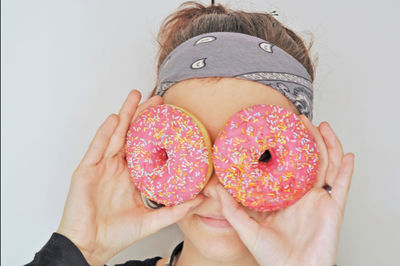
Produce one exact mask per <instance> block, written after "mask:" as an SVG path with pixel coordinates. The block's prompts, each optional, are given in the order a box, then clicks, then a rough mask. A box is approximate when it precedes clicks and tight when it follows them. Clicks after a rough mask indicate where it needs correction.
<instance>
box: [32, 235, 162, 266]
mask: <svg viewBox="0 0 400 266" xmlns="http://www.w3.org/2000/svg"><path fill="white" fill-rule="evenodd" d="M160 259H161V257H158V256H157V257H153V258H149V259H146V260H143V261H141V260H130V261H127V262H125V263H124V264H116V265H117V266H120V265H121V266H155V265H156V263H157V261H158V260H160ZM39 265H40V266H50V265H51V266H90V265H89V263H88V262H87V261H86V259H85V257H84V256H83V254H82V252H81V251H80V250H79V248H78V247H77V246H75V244H74V243H73V242H72V241H71V240H70V239H68V238H67V237H65V236H63V235H62V234H59V233H57V232H54V233H53V234H52V235H51V237H50V239H49V241H47V243H46V244H45V245H44V246H43V247H42V249H41V250H39V252H37V253H36V254H35V257H34V258H33V260H32V261H31V262H30V263H28V264H25V266H39ZM104 266H107V265H104Z"/></svg>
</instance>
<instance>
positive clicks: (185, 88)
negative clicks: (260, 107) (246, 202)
mask: <svg viewBox="0 0 400 266" xmlns="http://www.w3.org/2000/svg"><path fill="white" fill-rule="evenodd" d="M163 99H164V103H168V104H174V105H176V106H179V107H182V108H184V109H186V110H188V111H189V112H190V113H192V114H194V115H195V116H196V117H197V118H198V119H199V120H200V121H201V122H202V123H203V124H204V126H205V127H206V129H207V131H208V133H209V135H210V138H211V142H212V143H213V144H214V141H215V139H216V137H217V135H218V133H219V131H221V130H222V128H223V126H224V125H225V122H226V121H227V120H228V119H229V118H230V117H231V116H232V115H233V114H235V113H236V112H239V111H240V110H242V109H244V108H246V107H249V106H252V105H256V104H274V105H278V106H280V107H283V108H286V109H288V110H290V111H292V112H294V113H296V114H299V112H298V110H297V109H296V107H295V106H294V105H293V104H292V102H291V101H290V100H289V99H287V98H286V97H285V96H283V95H282V94H281V93H280V92H278V91H277V90H275V89H273V88H271V87H269V86H266V85H263V84H261V83H258V82H254V81H249V80H243V79H236V78H229V77H228V78H222V79H221V80H219V81H216V80H212V79H211V78H195V79H188V80H184V81H181V82H178V83H176V84H174V85H173V86H171V87H170V88H169V89H168V90H167V91H166V92H165V94H164V95H163ZM214 170H215V169H214ZM218 182H219V181H218V177H217V175H216V174H215V171H214V172H213V174H212V176H211V178H210V180H209V181H208V183H207V184H206V186H205V188H204V189H203V190H202V192H201V193H202V194H203V195H204V196H205V197H204V200H203V202H202V203H200V205H198V206H197V207H196V208H194V209H192V210H191V211H190V212H189V213H188V214H187V215H186V216H185V217H184V218H183V219H182V220H180V221H179V222H178V226H179V227H180V229H181V230H182V231H183V233H184V234H185V246H186V245H189V246H192V247H194V248H195V249H196V250H197V251H198V252H199V253H200V255H202V256H204V257H206V258H209V259H212V260H219V261H229V260H237V259H238V258H240V257H242V258H243V256H249V253H248V250H247V248H246V247H245V246H244V244H243V243H242V242H241V240H240V238H239V236H238V235H237V233H236V232H235V230H234V229H233V228H232V227H230V226H228V227H226V226H224V222H218V221H216V222H215V221H213V220H209V219H208V220H209V221H211V222H214V225H212V224H210V223H207V222H204V219H202V218H201V216H203V217H204V216H210V215H217V216H222V217H223V215H222V208H223V206H221V202H220V201H219V200H218V197H217V191H216V190H215V188H216V185H217V184H218ZM242 208H244V209H245V210H246V212H247V213H248V214H249V216H250V217H252V218H253V219H255V220H257V221H261V220H263V219H264V218H265V217H266V216H267V215H268V213H261V212H256V211H254V210H251V209H249V208H247V207H244V206H242ZM215 224H217V225H219V226H215ZM228 225H229V224H228ZM221 226H222V227H221Z"/></svg>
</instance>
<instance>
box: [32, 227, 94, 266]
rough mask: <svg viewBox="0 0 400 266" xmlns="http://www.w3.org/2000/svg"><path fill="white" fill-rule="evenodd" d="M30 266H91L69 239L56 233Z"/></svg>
mask: <svg viewBox="0 0 400 266" xmlns="http://www.w3.org/2000/svg"><path fill="white" fill-rule="evenodd" d="M26 265H29V266H35V265H41V266H50V265H52V266H67V265H74V266H90V265H89V264H88V263H87V261H86V259H85V257H84V256H83V254H82V253H81V251H80V250H79V249H78V248H77V247H76V246H75V244H74V243H73V242H72V241H71V240H69V239H68V238H67V237H65V236H63V235H62V234H59V233H57V232H54V233H53V234H52V235H51V237H50V239H49V241H47V243H46V245H44V246H43V247H42V249H41V250H39V252H37V253H36V254H35V257H34V258H33V261H31V262H30V263H28V264H25V266H26Z"/></svg>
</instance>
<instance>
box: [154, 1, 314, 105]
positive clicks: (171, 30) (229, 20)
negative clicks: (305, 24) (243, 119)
mask: <svg viewBox="0 0 400 266" xmlns="http://www.w3.org/2000/svg"><path fill="white" fill-rule="evenodd" d="M214 31H228V32H239V33H244V34H248V35H252V36H256V37H259V38H261V39H264V40H266V41H268V42H270V43H272V44H274V45H276V46H278V47H280V48H281V49H283V50H285V51H286V52H287V53H289V54H290V55H292V56H293V57H294V58H296V59H297V60H298V61H299V62H300V63H301V64H302V65H303V66H304V67H305V68H306V69H307V71H308V73H309V74H310V76H311V80H312V81H314V65H313V62H312V61H311V59H310V56H309V51H310V49H311V46H312V45H313V40H311V42H310V44H309V46H308V47H306V46H305V44H304V41H303V40H302V39H301V38H300V37H299V36H298V35H297V34H296V33H295V32H294V31H292V30H290V29H288V28H287V27H285V26H284V25H283V24H282V23H281V22H279V21H278V20H276V19H275V18H274V17H273V15H272V14H270V13H266V12H245V11H242V10H232V9H229V8H227V7H225V6H224V5H222V4H216V5H210V6H204V5H203V4H201V3H197V2H195V1H187V2H184V3H182V4H181V5H180V6H179V7H178V10H177V11H175V12H174V13H172V14H170V15H169V16H167V17H166V18H165V19H164V20H163V22H162V25H161V27H160V30H159V32H158V35H157V42H158V44H159V50H158V53H157V56H156V58H158V63H157V72H156V73H157V79H156V80H158V73H159V70H160V66H161V64H162V62H163V61H164V59H165V57H167V55H168V54H169V53H170V52H171V51H172V50H174V49H175V48H176V47H177V46H178V45H179V44H181V43H183V42H184V41H186V40H188V39H190V38H192V37H194V36H197V35H200V34H203V33H207V32H214ZM217 79H218V78H217ZM156 88H157V84H156V86H155V88H154V89H153V91H152V92H151V94H150V96H149V97H148V98H150V97H151V96H154V95H155V91H156Z"/></svg>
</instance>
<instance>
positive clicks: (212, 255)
mask: <svg viewBox="0 0 400 266" xmlns="http://www.w3.org/2000/svg"><path fill="white" fill-rule="evenodd" d="M190 216H191V217H185V218H184V219H182V220H181V221H180V222H178V226H179V228H180V229H181V230H182V231H183V233H184V234H185V245H191V246H192V247H190V248H195V249H197V250H198V252H200V253H201V255H202V256H204V257H207V258H208V259H210V260H216V261H232V260H233V261H235V260H237V259H238V258H240V257H241V256H243V255H245V254H247V253H248V249H247V248H246V246H245V245H244V244H243V242H242V241H241V240H240V238H239V235H238V234H237V233H236V231H235V230H234V229H233V228H232V227H225V226H220V225H218V224H217V226H214V225H213V224H211V225H210V224H208V223H207V222H205V223H204V221H202V219H200V218H199V217H196V215H190ZM189 241H190V243H189Z"/></svg>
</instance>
